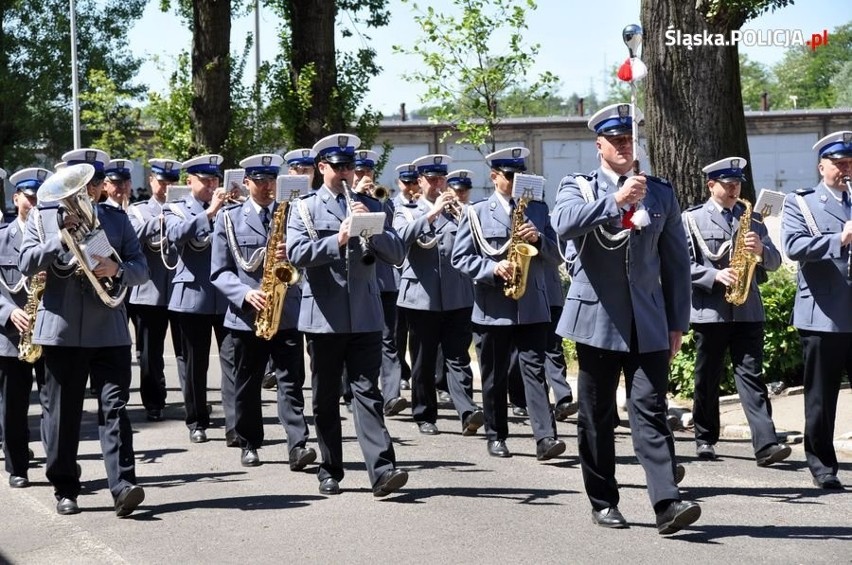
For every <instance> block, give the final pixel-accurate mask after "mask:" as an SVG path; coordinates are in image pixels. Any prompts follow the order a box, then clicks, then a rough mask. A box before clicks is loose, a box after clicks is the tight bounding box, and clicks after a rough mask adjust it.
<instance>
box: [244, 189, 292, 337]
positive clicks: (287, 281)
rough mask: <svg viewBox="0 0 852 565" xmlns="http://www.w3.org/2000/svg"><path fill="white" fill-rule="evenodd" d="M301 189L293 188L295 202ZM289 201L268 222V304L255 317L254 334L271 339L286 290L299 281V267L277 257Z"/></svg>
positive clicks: (265, 263)
mask: <svg viewBox="0 0 852 565" xmlns="http://www.w3.org/2000/svg"><path fill="white" fill-rule="evenodd" d="M297 194H298V191H294V194H293V195H291V197H290V200H291V201H292V200H293V199H294V197H295V195H297ZM289 204H290V202H288V201H287V200H285V201H283V202H282V203H281V204H280V205H279V206H278V208H277V209H276V210H275V213H274V214H273V215H272V221H271V222H270V225H269V240H268V241H267V242H266V257H265V258H264V260H263V278H261V280H260V290H261V291H263V293H264V294H265V295H266V306H265V307H264V308H263V310H260V311H259V312H258V313H257V317H256V318H255V320H254V333H255V335H256V336H257V337H260V338H263V339H265V340H270V339H272V337H273V336H274V335H275V334H276V333H278V325H279V324H280V323H281V315H282V314H283V313H284V297H285V296H286V294H287V289H288V288H290V287H291V286H292V285H294V284H296V283H297V282H299V270H298V269H296V267H294V266H293V265H292V263H290V262H289V261H278V260H276V259H275V250H276V249H277V248H278V244H279V243H281V242H282V241H284V230H285V229H286V228H287V208H288V207H289Z"/></svg>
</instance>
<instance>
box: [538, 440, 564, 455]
mask: <svg viewBox="0 0 852 565" xmlns="http://www.w3.org/2000/svg"><path fill="white" fill-rule="evenodd" d="M563 453H565V442H564V441H562V440H560V439H556V438H553V437H546V438H544V439H542V440H540V441H539V442H538V443H537V444H536V446H535V458H536V459H538V460H539V461H547V460H548V459H553V458H554V457H556V456H558V455H562V454H563Z"/></svg>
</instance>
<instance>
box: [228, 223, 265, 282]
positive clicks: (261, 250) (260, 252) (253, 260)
mask: <svg viewBox="0 0 852 565" xmlns="http://www.w3.org/2000/svg"><path fill="white" fill-rule="evenodd" d="M224 215H225V236H226V237H227V238H228V248H229V249H230V250H231V255H233V257H234V262H235V263H236V264H237V266H238V267H239V268H240V269H242V270H243V271H245V272H246V273H253V272H255V271H256V270H257V269H258V267H260V266H261V265H262V264H263V260H264V258H265V257H266V246H263V247H258V248H257V249H255V250H254V252H253V253H252V254H251V257H249V259H248V261H246V260H245V258H244V257H243V253H242V251H240V247H239V245H237V234H236V233H235V232H234V222H233V220H231V216H230V214H228V213H227V212H224Z"/></svg>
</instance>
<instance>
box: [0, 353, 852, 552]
mask: <svg viewBox="0 0 852 565" xmlns="http://www.w3.org/2000/svg"><path fill="white" fill-rule="evenodd" d="M173 361H174V360H173V359H171V360H169V364H168V366H167V369H168V371H169V377H170V381H169V384H170V389H169V399H168V401H169V402H170V405H169V407H168V408H167V410H166V416H167V419H166V420H165V421H163V422H159V423H149V422H146V421H145V418H144V411H143V409H142V406H141V405H140V403H139V397H138V394H133V395H132V396H131V406H130V415H131V419H132V421H133V423H134V429H135V430H136V434H135V436H134V445H135V448H136V457H137V474H138V477H139V483H140V484H141V485H143V486H144V487H145V492H146V499H145V502H144V503H143V504H142V506H141V507H140V509H139V510H137V511H136V512H135V513H134V514H133V515H132V516H131V517H129V518H125V519H118V518H116V516H115V514H114V511H113V505H112V500H111V497H110V495H109V491H108V489H107V487H106V479H105V471H104V468H103V463H102V462H101V460H100V447H99V443H98V440H97V420H96V413H95V401H94V400H93V399H88V400H87V401H86V413H85V414H84V430H83V439H82V441H81V446H80V463H81V465H82V469H83V481H84V485H83V489H84V490H83V494H82V495H81V496H80V499H79V503H80V506H81V508H82V510H83V512H82V513H81V514H79V515H76V516H59V515H57V514H56V513H55V511H54V505H55V501H54V499H53V494H52V488H51V487H50V485H49V484H48V483H47V481H46V480H45V478H44V472H43V462H44V459H43V451H42V449H41V445H40V444H38V443H37V442H33V443H32V444H31V446H32V447H33V449H34V450H35V452H36V456H37V465H38V466H37V468H35V469H32V470H31V472H30V480H31V481H32V482H33V486H32V487H30V488H28V489H21V490H13V489H10V488H8V487H7V486H6V484H5V480H6V475H5V474H4V475H3V483H4V484H2V485H0V509H2V514H0V563H3V562H11V563H21V564H25V563H247V562H252V563H280V562H282V561H285V560H286V561H294V562H298V563H343V562H345V563H376V562H379V563H381V562H395V563H418V564H422V563H483V562H485V563H490V562H494V563H592V562H594V563H600V562H604V563H611V562H625V563H626V562H629V563H661V562H662V563H665V562H668V563H681V562H683V563H711V562H712V563H719V562H727V563H762V562H766V563H850V562H852V543H850V541H852V494H850V491H849V490H847V491H845V492H841V493H827V492H823V491H819V490H817V489H815V488H813V487H812V486H811V483H810V475H809V473H808V471H807V468H806V466H805V463H804V456H803V453H802V448H801V446H794V450H793V455H792V456H791V458H790V460H789V462H785V463H782V464H779V465H777V466H776V467H773V468H765V469H763V468H758V467H757V466H756V465H755V464H754V460H753V457H752V454H751V446H750V443H749V442H748V441H725V440H723V441H722V442H721V443H720V444H719V445H718V446H717V453H718V454H719V455H720V459H719V460H717V461H713V462H705V461H698V460H696V459H695V458H694V457H693V443H692V441H691V437H690V435H689V434H688V433H678V434H677V439H678V442H677V443H678V453H680V454H682V455H683V457H682V458H681V459H680V461H681V462H682V463H684V464H685V466H686V468H687V474H686V478H685V480H684V481H683V483H682V484H681V487H682V491H683V496H684V498H685V499H691V500H696V501H699V502H700V503H701V505H702V516H701V518H700V520H699V521H698V522H697V523H696V524H694V526H693V527H691V528H690V529H688V530H684V531H682V532H680V533H678V534H676V535H674V536H670V537H661V536H660V535H658V534H657V531H656V527H655V524H654V514H653V511H652V509H651V507H650V504H649V501H648V498H647V494H646V491H645V486H644V483H645V478H644V473H643V471H642V468H641V467H640V466H639V464H638V463H637V461H636V459H635V457H634V456H633V454H632V447H631V441H630V435H629V430H628V429H626V428H619V429H618V436H617V450H618V456H619V458H618V463H619V466H618V481H619V484H620V485H621V496H622V500H621V503H620V508H621V510H622V512H623V513H624V515H625V516H626V518H627V520H628V521H629V522H630V528H629V529H627V530H606V529H603V528H600V527H598V526H595V525H593V524H592V523H591V518H590V506H589V503H588V500H587V499H586V496H585V494H584V491H583V484H582V478H581V475H580V468H579V463H578V459H577V445H576V441H577V440H576V425H575V422H574V421H573V420H572V421H569V422H566V423H560V424H559V433H560V434H561V437H562V438H563V439H564V440H565V441H566V442H567V443H568V450H567V451H566V453H565V454H564V455H563V456H561V457H559V458H558V459H556V460H555V461H552V462H547V463H539V462H537V461H536V459H535V445H534V443H533V440H532V436H531V431H530V428H529V426H528V425H527V424H526V423H525V422H524V421H522V420H520V419H517V418H516V419H513V420H512V423H511V427H510V434H511V436H510V439H509V441H508V445H509V448H510V449H511V450H512V452H513V453H514V457H513V458H511V459H495V458H491V457H489V456H488V455H487V453H486V449H485V441H484V439H483V436H482V435H481V432H480V435H478V436H474V437H462V435H461V430H460V424H459V423H458V421H457V420H456V418H455V415H454V413H453V412H451V411H450V410H449V409H446V408H445V409H442V410H441V413H440V419H439V421H438V426H439V428H440V429H441V434H440V435H438V436H423V435H420V434H419V433H418V431H417V428H416V427H415V425H414V423H413V422H412V421H411V420H410V419H409V418H406V417H405V415H406V413H408V411H406V413H404V414H403V415H402V416H399V417H395V418H391V419H390V420H389V422H388V427H389V430H390V432H391V435H392V436H393V437H394V439H395V447H396V453H397V458H398V461H399V463H400V466H402V467H403V468H405V469H408V470H409V472H410V479H409V482H408V485H407V486H406V487H405V488H404V489H403V490H402V491H400V493H398V494H395V495H392V496H390V497H388V498H385V499H374V498H373V496H372V493H371V490H370V485H369V481H368V479H367V474H366V471H365V470H364V466H363V464H362V461H361V453H360V449H359V448H358V444H357V441H356V440H355V438H354V432H353V426H352V416H351V415H350V414H347V413H346V411H345V409H343V407H341V412H342V415H343V418H344V419H343V429H344V437H345V445H344V454H345V458H346V461H347V462H348V463H347V466H346V473H347V475H346V478H345V479H344V480H343V482H342V483H341V487H342V488H343V493H342V494H341V495H340V496H335V497H325V496H322V495H320V494H319V492H318V491H317V486H318V482H317V480H316V475H315V473H310V472H303V473H293V472H291V471H290V470H289V467H288V465H287V446H286V443H284V433H283V430H282V428H281V426H280V425H279V424H278V422H277V415H276V411H275V404H274V402H275V394H274V392H271V391H264V393H263V394H264V400H265V404H264V414H265V418H266V437H267V444H266V445H265V446H264V448H263V449H262V450H260V456H261V460H262V461H263V465H262V466H260V467H257V468H249V469H247V468H243V467H241V466H240V462H239V455H240V452H239V450H238V449H228V448H226V447H225V443H224V429H223V428H222V424H223V414H222V410H221V405H220V404H219V400H220V398H219V394H218V392H215V391H213V392H211V393H210V398H211V400H212V401H213V404H214V406H213V416H214V422H215V423H216V425H217V426H218V427H215V428H212V429H211V430H209V436H210V438H211V441H210V442H209V443H206V444H200V445H194V444H191V443H190V442H189V437H188V433H187V430H186V428H185V426H184V425H183V421H182V416H183V408H182V405H181V404H180V392H179V390H178V387H177V378H176V375H175V372H174V362H173ZM211 367H214V368H215V369H213V371H212V372H213V373H214V374H215V376H216V378H218V363H217V360H215V359H213V360H212V363H211ZM135 372H136V369H135V368H134V373H135ZM134 378H135V377H134ZM213 384H215V383H213ZM306 393H307V394H308V395H309V393H310V390H306ZM308 405H310V400H308ZM31 413H32V414H33V415H32V416H31V425H32V429H33V431H34V433H35V430H37V416H36V415H35V414H36V408H35V406H33V407H32V409H31ZM309 469H310V470H315V469H316V467H315V466H312V467H310V468H309ZM850 471H852V463H849V462H848V461H847V462H844V463H842V464H841V472H840V477H841V479H842V480H844V481H845V482H846V483H847V484H848V483H850V482H852V473H850Z"/></svg>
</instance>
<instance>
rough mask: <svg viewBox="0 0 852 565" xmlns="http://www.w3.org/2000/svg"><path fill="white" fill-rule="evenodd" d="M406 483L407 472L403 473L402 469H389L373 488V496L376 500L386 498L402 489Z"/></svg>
mask: <svg viewBox="0 0 852 565" xmlns="http://www.w3.org/2000/svg"><path fill="white" fill-rule="evenodd" d="M407 482H408V471H403V470H402V469H391V470H390V471H385V472H384V473H382V476H381V477H379V480H378V482H376V485H375V486H374V487H373V496H375V497H376V498H381V497H383V496H387V495H389V494H390V493H392V492H396V491H398V490H399V489H401V488H402V487H404V486H405V483H407Z"/></svg>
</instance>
